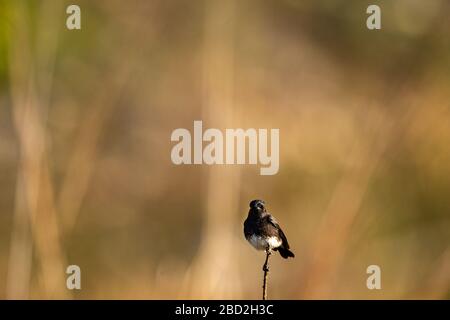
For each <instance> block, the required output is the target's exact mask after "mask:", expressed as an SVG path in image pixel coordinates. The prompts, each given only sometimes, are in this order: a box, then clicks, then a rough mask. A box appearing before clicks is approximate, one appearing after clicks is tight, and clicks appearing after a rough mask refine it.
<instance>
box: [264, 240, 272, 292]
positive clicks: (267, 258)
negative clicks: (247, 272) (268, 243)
mask: <svg viewBox="0 0 450 320" xmlns="http://www.w3.org/2000/svg"><path fill="white" fill-rule="evenodd" d="M271 254H272V251H271V250H270V249H267V250H266V262H264V266H263V271H264V282H263V300H267V277H268V275H269V257H270V255H271Z"/></svg>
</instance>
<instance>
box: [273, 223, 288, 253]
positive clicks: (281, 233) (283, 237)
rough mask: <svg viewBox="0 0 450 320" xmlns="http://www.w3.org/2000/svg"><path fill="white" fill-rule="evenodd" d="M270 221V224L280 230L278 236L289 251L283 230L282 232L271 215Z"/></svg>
mask: <svg viewBox="0 0 450 320" xmlns="http://www.w3.org/2000/svg"><path fill="white" fill-rule="evenodd" d="M268 221H269V223H270V224H272V225H273V226H274V227H275V228H276V229H277V230H278V235H279V236H280V238H281V241H282V245H283V247H284V248H286V249H289V243H288V241H287V238H286V236H285V235H284V232H283V230H281V227H280V225H279V224H278V222H277V220H276V219H275V218H274V217H273V216H272V215H269V219H268Z"/></svg>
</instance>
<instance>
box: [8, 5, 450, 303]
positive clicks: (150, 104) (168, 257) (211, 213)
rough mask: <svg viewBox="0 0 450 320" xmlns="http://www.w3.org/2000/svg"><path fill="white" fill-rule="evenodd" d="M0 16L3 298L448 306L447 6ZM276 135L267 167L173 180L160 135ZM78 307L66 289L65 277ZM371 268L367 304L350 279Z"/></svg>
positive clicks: (16, 8) (34, 10)
mask: <svg viewBox="0 0 450 320" xmlns="http://www.w3.org/2000/svg"><path fill="white" fill-rule="evenodd" d="M372 2H373V1H356V0H355V1H331V0H319V1H296V0H284V1H275V0H273V1H272V0H271V1H264V2H262V1H256V0H249V1H236V0H228V1H218V0H212V1H196V2H192V1H182V0H179V1H162V0H160V1H156V0H152V1H143V0H141V1H127V2H124V1H95V2H94V1H78V4H79V5H80V7H81V10H82V30H81V31H68V30H66V29H65V18H66V14H65V8H66V7H67V5H69V4H70V3H69V2H67V1H49V0H47V1H35V2H34V1H33V2H31V1H8V0H2V1H0V297H2V298H10V299H15V298H39V299H41V298H87V299H98V298H108V299H110V298H125V299H131V298H137V299H156V298H158V299H168V298H212V299H222V298H225V299H232V298H252V299H253V298H255V299H256V298H259V297H260V287H261V280H262V271H261V266H262V263H263V260H264V255H263V254H262V253H258V252H256V251H254V250H253V249H252V248H250V246H249V245H248V244H247V243H246V242H245V240H244V238H243V235H242V222H243V220H244V219H245V217H246V215H247V211H248V202H249V201H250V200H251V199H253V198H263V199H265V200H266V202H267V204H268V207H269V210H270V211H271V212H273V213H274V214H275V215H276V216H277V218H278V220H279V221H280V222H281V224H282V226H283V227H284V229H285V231H286V233H287V235H288V237H289V240H290V242H291V245H292V247H293V250H294V252H295V253H296V258H295V259H294V260H290V261H288V262H286V261H282V260H281V259H280V258H279V257H276V258H274V259H273V260H272V267H271V268H272V269H271V270H272V272H271V276H270V287H269V297H270V298H277V299H283V298H284V299H298V298H306V299H309V298H334V299H342V298H355V299H362V298H374V299H379V298H388V299H393V298H426V299H428V298H441V299H442V298H447V299H448V298H449V297H450V245H449V244H450V231H449V230H450V228H449V227H450V199H449V194H450V148H449V145H450V105H449V101H450V99H449V98H450V89H449V88H450V86H449V84H450V79H449V78H448V74H449V71H450V70H449V66H450V60H449V58H450V37H449V33H448V30H450V20H449V19H448V16H449V15H450V6H449V4H448V2H447V1H444V0H435V1H427V2H425V1H417V0H403V1H395V2H392V1H376V3H377V4H379V5H380V6H381V8H382V30H381V31H368V30H367V29H366V28H365V19H366V16H367V15H366V14H365V9H366V8H367V6H368V5H369V4H372ZM197 119H202V120H203V121H204V126H206V127H216V128H238V127H243V128H249V127H252V128H279V129H280V139H281V141H280V148H281V149H280V171H279V173H278V174H277V175H275V176H260V175H259V169H258V168H256V167H254V166H175V165H173V164H172V163H171V161H170V149H171V143H170V133H171V132H172V130H174V129H175V128H180V127H185V128H191V127H192V124H193V121H194V120H197ZM69 264H77V265H79V266H80V267H81V270H82V290H81V291H77V292H73V291H68V290H67V289H66V288H65V277H66V275H65V273H64V272H65V268H66V266H67V265H69ZM371 264H377V265H380V266H381V268H382V290H380V291H369V290H367V288H366V286H365V283H366V278H367V275H366V273H365V270H366V268H367V266H368V265H371Z"/></svg>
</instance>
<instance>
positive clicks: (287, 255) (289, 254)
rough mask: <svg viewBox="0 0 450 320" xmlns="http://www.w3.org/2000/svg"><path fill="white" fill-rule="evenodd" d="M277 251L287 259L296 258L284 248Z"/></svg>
mask: <svg viewBox="0 0 450 320" xmlns="http://www.w3.org/2000/svg"><path fill="white" fill-rule="evenodd" d="M277 249H278V251H279V252H280V255H281V256H282V257H283V258H285V259H287V258H289V257H292V258H294V257H295V255H294V253H293V252H292V251H291V250H289V249H286V248H284V247H278V248H277Z"/></svg>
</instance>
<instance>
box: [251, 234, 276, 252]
mask: <svg viewBox="0 0 450 320" xmlns="http://www.w3.org/2000/svg"><path fill="white" fill-rule="evenodd" d="M248 242H250V243H251V245H252V246H254V247H255V248H256V249H257V250H266V248H267V246H269V247H270V248H271V249H273V248H278V247H279V246H281V241H280V239H278V238H277V237H261V236H257V235H253V236H251V237H250V238H249V239H248Z"/></svg>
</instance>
